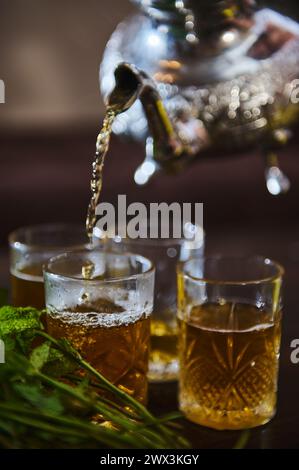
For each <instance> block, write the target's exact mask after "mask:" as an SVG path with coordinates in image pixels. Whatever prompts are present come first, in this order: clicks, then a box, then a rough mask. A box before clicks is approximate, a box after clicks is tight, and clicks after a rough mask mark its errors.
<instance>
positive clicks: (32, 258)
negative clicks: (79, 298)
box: [9, 224, 88, 309]
mask: <svg viewBox="0 0 299 470" xmlns="http://www.w3.org/2000/svg"><path fill="white" fill-rule="evenodd" d="M86 243H88V238H87V235H86V232H85V230H84V227H80V226H77V225H72V224H70V225H68V224H45V225H35V226H31V227H23V228H20V229H18V230H16V231H15V232H13V233H11V234H10V236H9V245H10V275H11V296H12V304H13V305H14V306H15V307H29V306H30V307H35V308H38V309H42V308H44V307H45V293H44V280H43V264H44V263H45V262H46V261H48V260H49V259H50V258H51V257H53V256H55V255H57V254H59V253H63V252H65V251H67V250H70V249H72V248H74V247H79V246H84V245H85V244H86Z"/></svg>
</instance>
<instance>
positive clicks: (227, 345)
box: [178, 257, 283, 429]
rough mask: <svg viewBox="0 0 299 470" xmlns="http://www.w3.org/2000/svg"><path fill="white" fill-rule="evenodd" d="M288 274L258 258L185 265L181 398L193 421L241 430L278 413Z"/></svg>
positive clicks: (181, 272) (182, 275)
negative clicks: (284, 283) (285, 276)
mask: <svg viewBox="0 0 299 470" xmlns="http://www.w3.org/2000/svg"><path fill="white" fill-rule="evenodd" d="M282 276H283V269H282V268H281V267H280V266H279V265H278V264H276V263H274V262H273V261H270V260H268V259H263V258H259V257H256V258H248V259H245V258H244V259H242V258H240V259H238V258H221V257H220V258H215V259H205V260H199V259H193V260H190V261H189V262H186V263H185V264H184V265H180V266H179V268H178V305H179V308H178V318H179V329H180V332H179V338H180V361H181V368H180V396H179V401H180V408H181V410H182V411H183V412H184V414H185V415H186V417H187V418H189V419H190V420H191V421H194V422H196V423H198V424H201V425H204V426H209V427H212V428H215V429H243V428H250V427H255V426H258V425H262V424H265V423H266V422H268V421H269V420H270V419H271V418H272V417H273V416H274V414H275V411H276V396H277V376H278V362H279V349H280V337H281V309H282V305H281V284H282Z"/></svg>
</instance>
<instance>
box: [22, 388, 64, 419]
mask: <svg viewBox="0 0 299 470" xmlns="http://www.w3.org/2000/svg"><path fill="white" fill-rule="evenodd" d="M13 388H14V390H15V391H16V392H17V394H18V395H19V397H20V398H21V399H23V400H25V401H26V402H28V403H30V404H31V405H32V406H33V407H34V408H36V409H38V410H41V411H43V412H44V413H49V414H51V415H60V414H62V413H63V411H64V407H63V405H62V404H61V401H60V400H59V398H58V395H57V394H56V393H55V392H52V393H51V394H49V393H48V394H47V393H45V390H44V389H43V387H42V386H41V385H40V384H36V385H35V384H28V383H27V384H26V383H15V384H14V385H13Z"/></svg>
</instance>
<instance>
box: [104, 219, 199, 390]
mask: <svg viewBox="0 0 299 470" xmlns="http://www.w3.org/2000/svg"><path fill="white" fill-rule="evenodd" d="M147 224H149V222H147ZM189 230H190V233H188V230H187V229H185V232H184V234H185V237H184V238H149V237H148V238H136V239H132V238H130V237H128V236H127V237H123V238H122V237H120V236H119V235H117V236H116V237H114V238H113V239H111V240H110V246H111V248H112V249H113V250H116V251H117V250H118V251H119V252H126V251H129V252H134V253H139V254H141V255H143V256H146V257H147V258H149V259H151V260H152V261H153V262H154V265H155V268H156V280H155V294H154V310H153V314H152V318H151V350H150V362H149V374H148V377H149V380H150V381H151V382H168V381H173V380H177V378H178V368H179V364H178V362H179V361H178V351H177V318H176V317H177V315H176V312H177V300H176V265H177V263H178V261H185V260H187V259H188V258H190V257H191V256H199V255H201V256H202V255H203V249H204V237H203V231H202V228H201V227H195V226H194V225H192V224H189ZM191 231H192V234H193V238H192V237H191Z"/></svg>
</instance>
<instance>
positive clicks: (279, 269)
mask: <svg viewBox="0 0 299 470" xmlns="http://www.w3.org/2000/svg"><path fill="white" fill-rule="evenodd" d="M195 260H198V261H203V262H206V261H221V260H222V261H224V260H225V261H236V260H239V261H240V262H242V261H247V262H248V261H260V262H262V263H263V264H264V265H268V266H270V265H271V266H273V267H274V268H275V269H276V273H275V274H274V275H272V276H266V277H263V278H262V277H261V278H258V279H249V280H238V281H236V280H233V279H229V280H221V279H213V278H209V277H205V276H194V275H192V274H190V273H189V272H187V271H186V270H185V267H186V266H187V264H188V263H191V262H193V261H195ZM177 271H178V274H182V275H184V276H186V277H187V278H189V279H191V280H193V281H196V282H201V283H205V284H211V285H224V286H248V285H260V284H266V283H271V282H275V281H277V280H279V279H282V278H283V277H284V275H285V269H284V267H283V266H282V265H281V264H280V263H278V262H277V261H275V260H273V259H272V258H267V257H265V256H260V255H256V256H233V255H232V256H229V255H228V256H226V255H225V256H224V255H214V256H194V257H191V258H189V259H188V260H186V261H181V262H178V264H177Z"/></svg>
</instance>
